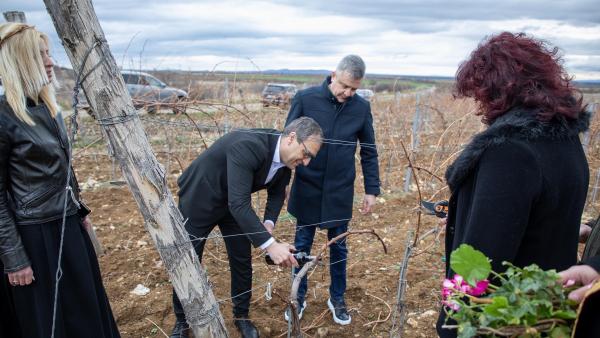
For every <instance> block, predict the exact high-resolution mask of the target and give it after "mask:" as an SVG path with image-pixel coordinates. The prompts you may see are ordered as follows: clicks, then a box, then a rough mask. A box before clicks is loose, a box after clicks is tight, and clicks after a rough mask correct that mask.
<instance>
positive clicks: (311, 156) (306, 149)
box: [300, 142, 317, 160]
mask: <svg viewBox="0 0 600 338" xmlns="http://www.w3.org/2000/svg"><path fill="white" fill-rule="evenodd" d="M300 144H301V145H302V146H303V147H304V150H303V151H302V154H303V155H304V158H310V159H311V160H312V159H314V158H315V157H316V156H317V155H314V154H313V153H311V152H310V151H309V150H308V148H307V147H306V144H304V142H300Z"/></svg>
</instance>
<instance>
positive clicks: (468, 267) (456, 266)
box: [450, 244, 492, 286]
mask: <svg viewBox="0 0 600 338" xmlns="http://www.w3.org/2000/svg"><path fill="white" fill-rule="evenodd" d="M450 267H451V268H452V270H454V272H456V273H457V274H459V275H461V276H463V278H464V279H465V280H466V281H467V283H469V284H470V285H472V286H475V284H477V281H480V280H483V279H486V278H487V277H488V276H489V274H490V272H491V271H492V265H491V264H490V260H489V259H488V258H487V257H486V256H485V255H484V254H483V253H482V252H481V251H479V250H475V249H474V248H473V247H472V246H470V245H468V244H461V245H460V246H459V247H458V249H456V250H454V251H452V254H450Z"/></svg>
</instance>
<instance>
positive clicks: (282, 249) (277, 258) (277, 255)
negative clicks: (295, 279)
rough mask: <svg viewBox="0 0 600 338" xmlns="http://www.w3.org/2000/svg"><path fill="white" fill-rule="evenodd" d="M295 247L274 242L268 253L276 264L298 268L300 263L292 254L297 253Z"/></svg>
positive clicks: (268, 248)
mask: <svg viewBox="0 0 600 338" xmlns="http://www.w3.org/2000/svg"><path fill="white" fill-rule="evenodd" d="M295 250H296V249H295V248H294V246H293V245H290V244H287V243H278V242H276V241H275V242H273V243H272V244H271V245H269V246H268V247H267V252H268V253H269V256H271V259H272V260H273V262H275V264H277V265H281V266H284V267H291V266H295V267H297V266H298V262H297V261H296V258H294V255H292V252H293V251H295Z"/></svg>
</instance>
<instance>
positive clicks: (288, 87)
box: [261, 83, 298, 107]
mask: <svg viewBox="0 0 600 338" xmlns="http://www.w3.org/2000/svg"><path fill="white" fill-rule="evenodd" d="M297 92H298V88H297V87H296V85H294V84H290V83H268V84H267V85H266V86H265V89H263V91H262V100H261V101H262V104H263V107H268V106H282V107H285V106H287V105H289V104H290V103H291V102H292V99H293V98H294V96H295V95H296V93H297Z"/></svg>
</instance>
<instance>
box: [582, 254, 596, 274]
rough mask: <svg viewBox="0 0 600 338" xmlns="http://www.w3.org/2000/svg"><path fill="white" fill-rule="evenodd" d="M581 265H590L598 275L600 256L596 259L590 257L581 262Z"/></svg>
mask: <svg viewBox="0 0 600 338" xmlns="http://www.w3.org/2000/svg"><path fill="white" fill-rule="evenodd" d="M581 264H585V265H589V266H591V267H592V268H594V270H596V271H597V272H598V273H600V255H596V256H594V257H590V258H588V259H586V260H585V261H583V262H581Z"/></svg>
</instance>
